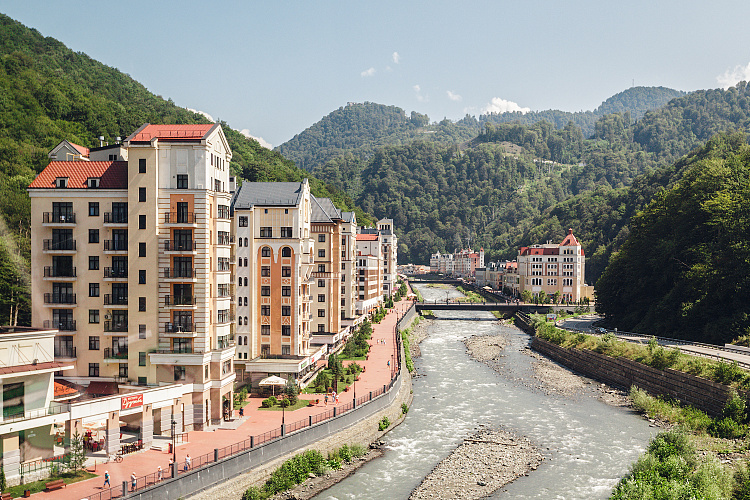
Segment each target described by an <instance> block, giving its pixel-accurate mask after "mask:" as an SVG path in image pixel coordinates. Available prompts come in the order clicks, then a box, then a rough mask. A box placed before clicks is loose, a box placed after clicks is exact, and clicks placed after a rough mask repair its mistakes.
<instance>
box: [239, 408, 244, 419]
mask: <svg viewBox="0 0 750 500" xmlns="http://www.w3.org/2000/svg"><path fill="white" fill-rule="evenodd" d="M244 416H245V408H244V407H241V408H240V417H244Z"/></svg>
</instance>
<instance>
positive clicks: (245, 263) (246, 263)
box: [245, 257, 247, 267]
mask: <svg viewBox="0 0 750 500" xmlns="http://www.w3.org/2000/svg"><path fill="white" fill-rule="evenodd" d="M245 267H247V257H245Z"/></svg>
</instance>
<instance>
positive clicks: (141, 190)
mask: <svg viewBox="0 0 750 500" xmlns="http://www.w3.org/2000/svg"><path fill="white" fill-rule="evenodd" d="M138 201H140V202H143V201H146V188H145V187H139V188H138Z"/></svg>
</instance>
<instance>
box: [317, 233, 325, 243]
mask: <svg viewBox="0 0 750 500" xmlns="http://www.w3.org/2000/svg"><path fill="white" fill-rule="evenodd" d="M318 241H319V242H321V243H325V241H326V235H325V234H319V235H318Z"/></svg>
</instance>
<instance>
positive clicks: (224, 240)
mask: <svg viewBox="0 0 750 500" xmlns="http://www.w3.org/2000/svg"><path fill="white" fill-rule="evenodd" d="M217 234H218V241H217V244H219V245H229V243H231V239H230V238H229V231H218V232H217Z"/></svg>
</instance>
